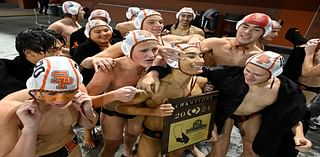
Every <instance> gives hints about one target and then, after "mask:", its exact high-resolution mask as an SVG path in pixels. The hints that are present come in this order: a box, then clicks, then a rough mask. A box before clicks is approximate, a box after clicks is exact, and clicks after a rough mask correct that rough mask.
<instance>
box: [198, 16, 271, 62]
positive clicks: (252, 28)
mask: <svg viewBox="0 0 320 157" xmlns="http://www.w3.org/2000/svg"><path fill="white" fill-rule="evenodd" d="M236 29H237V34H236V37H228V38H207V39H205V40H203V41H202V42H201V44H202V50H203V51H206V53H205V56H204V60H205V65H207V66H215V65H237V66H243V65H244V63H245V61H246V59H247V58H249V57H250V56H252V55H253V54H255V53H257V51H261V49H259V48H258V47H257V46H256V45H255V43H256V42H257V41H258V40H259V39H261V38H262V37H264V36H266V35H268V34H269V33H270V32H271V30H272V23H271V19H270V17H269V16H268V15H266V14H263V13H252V14H249V15H247V16H245V17H244V18H243V19H242V20H240V21H239V22H238V23H237V25H236Z"/></svg>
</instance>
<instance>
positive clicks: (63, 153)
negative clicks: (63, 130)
mask: <svg viewBox="0 0 320 157" xmlns="http://www.w3.org/2000/svg"><path fill="white" fill-rule="evenodd" d="M77 145H78V138H77V136H74V138H73V139H72V140H70V141H69V142H68V143H66V144H65V145H64V146H63V147H62V148H60V149H59V150H57V151H55V152H53V153H50V154H47V155H43V156H41V157H68V156H69V153H70V152H71V151H72V150H73V148H74V147H76V146H77Z"/></svg>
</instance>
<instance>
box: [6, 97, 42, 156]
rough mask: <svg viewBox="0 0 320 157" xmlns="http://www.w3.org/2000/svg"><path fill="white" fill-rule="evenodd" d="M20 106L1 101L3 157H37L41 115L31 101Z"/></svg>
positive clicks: (13, 102) (14, 102)
mask: <svg viewBox="0 0 320 157" xmlns="http://www.w3.org/2000/svg"><path fill="white" fill-rule="evenodd" d="M20 104H21V102H16V101H0V105H1V106H2V107H1V108H0V113H1V115H0V120H1V123H0V136H1V140H0V147H1V149H0V156H1V157H17V156H23V157H34V156H35V153H36V145H37V134H38V127H39V123H40V119H41V113H40V112H39V110H38V107H37V105H36V104H35V103H34V102H33V101H31V100H30V101H26V102H23V104H21V105H20ZM22 124H23V125H22ZM22 126H23V127H22ZM20 129H21V135H19V134H20V133H19V132H20Z"/></svg>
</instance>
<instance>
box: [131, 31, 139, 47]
mask: <svg viewBox="0 0 320 157" xmlns="http://www.w3.org/2000/svg"><path fill="white" fill-rule="evenodd" d="M132 34H133V45H135V44H136V43H138V38H137V35H136V32H132Z"/></svg>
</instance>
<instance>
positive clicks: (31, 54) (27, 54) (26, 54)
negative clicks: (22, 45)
mask: <svg viewBox="0 0 320 157" xmlns="http://www.w3.org/2000/svg"><path fill="white" fill-rule="evenodd" d="M23 53H24V55H25V56H26V57H33V56H34V52H33V51H31V50H30V49H26V50H24V52H23Z"/></svg>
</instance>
